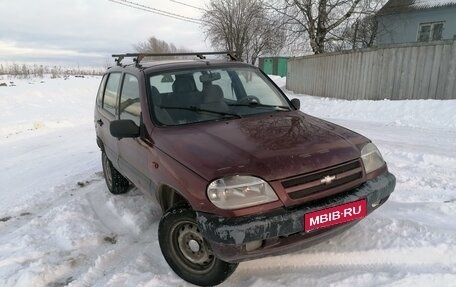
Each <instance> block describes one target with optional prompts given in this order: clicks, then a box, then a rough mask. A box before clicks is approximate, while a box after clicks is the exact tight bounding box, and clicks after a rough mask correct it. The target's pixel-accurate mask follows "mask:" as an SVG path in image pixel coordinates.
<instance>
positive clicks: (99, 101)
mask: <svg viewBox="0 0 456 287" xmlns="http://www.w3.org/2000/svg"><path fill="white" fill-rule="evenodd" d="M106 78H107V76H106V75H104V76H103V79H102V80H101V83H100V87H99V88H98V94H97V107H101V104H102V103H103V93H104V88H105V85H106Z"/></svg>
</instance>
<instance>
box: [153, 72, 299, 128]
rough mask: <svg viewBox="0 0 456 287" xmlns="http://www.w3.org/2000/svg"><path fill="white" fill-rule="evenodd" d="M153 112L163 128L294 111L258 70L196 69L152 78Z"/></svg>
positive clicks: (155, 75)
mask: <svg viewBox="0 0 456 287" xmlns="http://www.w3.org/2000/svg"><path fill="white" fill-rule="evenodd" d="M149 84H150V97H151V99H152V101H151V102H152V104H151V109H152V110H153V112H152V114H153V115H154V117H155V120H156V121H158V123H160V124H162V125H169V126H174V125H182V124H190V123H196V122H203V121H216V120H226V119H230V118H242V117H246V116H251V115H255V114H261V113H271V112H281V111H282V112H283V111H290V110H291V107H290V105H289V104H288V101H287V100H286V99H285V98H284V97H283V96H282V94H281V93H280V92H279V91H278V90H277V88H276V87H274V86H273V85H272V84H271V83H270V81H269V80H268V79H266V78H265V77H264V75H263V74H261V73H260V72H259V71H258V70H257V69H254V68H239V67H238V68H215V69H211V68H208V69H192V70H187V71H178V72H167V73H163V74H158V75H157V74H154V75H152V76H150V77H149Z"/></svg>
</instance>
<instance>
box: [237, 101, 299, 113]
mask: <svg viewBox="0 0 456 287" xmlns="http://www.w3.org/2000/svg"><path fill="white" fill-rule="evenodd" d="M228 106H232V107H251V108H256V107H258V108H277V109H282V110H287V111H291V109H290V107H287V106H276V105H265V104H260V103H258V102H249V103H248V104H228Z"/></svg>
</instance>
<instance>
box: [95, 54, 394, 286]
mask: <svg viewBox="0 0 456 287" xmlns="http://www.w3.org/2000/svg"><path fill="white" fill-rule="evenodd" d="M203 54H216V53H195V55H196V56H198V57H199V58H200V59H197V60H166V61H164V60H161V61H152V62H149V63H142V60H144V59H143V58H144V57H146V56H147V57H153V56H163V54H158V55H157V54H121V55H113V56H115V57H116V58H117V60H116V61H117V66H114V67H111V68H109V69H108V70H107V72H106V74H105V75H104V76H103V79H102V80H101V84H100V88H99V91H98V95H97V99H96V108H95V126H96V135H97V144H98V146H99V147H100V149H101V159H102V166H103V172H104V177H105V179H106V184H107V186H108V189H109V191H110V192H111V193H113V194H122V193H125V192H127V191H128V190H129V189H130V187H131V186H132V185H134V186H136V187H137V188H138V189H140V190H142V191H143V192H147V193H152V194H154V196H156V198H157V201H158V203H159V204H160V206H161V208H162V210H163V216H162V218H161V220H160V224H159V228H158V238H159V244H160V248H161V251H162V254H163V256H164V258H165V259H166V261H167V262H168V264H169V266H170V267H171V268H172V269H173V270H174V272H175V273H176V274H177V275H179V276H180V277H181V278H182V279H184V280H186V281H188V282H191V283H193V284H196V285H201V286H208V285H217V284H219V283H221V282H223V281H224V280H226V279H227V278H228V277H229V276H230V275H231V274H232V273H233V272H234V270H235V269H236V267H237V266H238V264H239V262H241V261H245V260H251V259H255V258H261V257H265V256H271V255H278V254H284V253H288V252H292V251H295V250H300V249H303V248H305V247H308V246H311V245H314V244H316V243H318V242H321V241H322V240H325V239H328V238H330V237H332V236H334V235H336V234H338V233H340V232H342V231H344V230H346V229H347V228H350V227H352V226H353V225H354V224H356V223H357V222H359V221H360V219H362V218H364V217H366V216H367V215H368V214H369V213H371V212H372V211H373V210H375V209H376V208H378V207H379V206H380V205H382V204H383V203H384V202H385V201H386V200H387V199H388V197H389V196H390V194H391V193H392V192H393V190H394V187H395V183H396V180H395V177H394V176H393V175H392V174H391V173H389V172H388V169H387V165H386V163H385V161H384V160H383V158H382V156H381V154H380V152H379V150H378V149H377V148H376V146H375V145H374V144H373V143H371V142H370V140H369V139H367V138H365V137H364V136H362V135H360V134H358V133H355V132H353V131H351V130H348V129H346V128H343V127H341V126H338V125H335V124H333V123H330V122H327V121H324V120H321V119H319V118H316V117H313V116H310V115H308V114H305V113H303V112H301V111H300V102H299V100H298V99H292V100H289V99H288V98H287V96H286V95H285V94H284V93H283V92H282V91H281V90H280V89H279V88H278V87H277V86H276V85H275V84H274V82H273V81H271V80H270V79H269V78H268V77H267V76H266V75H265V74H264V73H263V72H262V71H261V70H260V69H258V68H257V67H254V66H252V65H249V64H246V63H242V62H240V61H237V60H236V58H235V56H234V55H233V54H230V53H227V55H228V56H230V58H231V59H230V60H229V59H228V58H227V60H208V59H206V58H205V56H204V55H203ZM165 56H169V55H165ZM174 56H176V55H174ZM126 57H133V58H134V62H135V63H134V64H129V65H123V64H122V63H121V61H122V59H123V58H126ZM304 110H305V107H304Z"/></svg>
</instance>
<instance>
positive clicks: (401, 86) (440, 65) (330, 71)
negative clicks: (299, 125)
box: [287, 40, 456, 100]
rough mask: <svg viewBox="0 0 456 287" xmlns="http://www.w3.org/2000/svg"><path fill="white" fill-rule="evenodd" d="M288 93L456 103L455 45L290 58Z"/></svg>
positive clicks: (405, 45) (438, 43)
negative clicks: (449, 101) (451, 100)
mask: <svg viewBox="0 0 456 287" xmlns="http://www.w3.org/2000/svg"><path fill="white" fill-rule="evenodd" d="M287 89H289V90H292V91H294V92H296V93H302V94H308V95H313V96H320V97H329V98H339V99H347V100H359V99H361V100H383V99H391V100H404V99H442V100H445V99H456V41H454V40H450V41H441V42H433V43H416V44H415V43H414V44H401V45H394V46H384V47H378V48H371V49H365V50H359V51H344V52H338V53H328V54H321V55H312V56H305V57H299V58H290V59H289V62H288V71H287Z"/></svg>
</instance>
